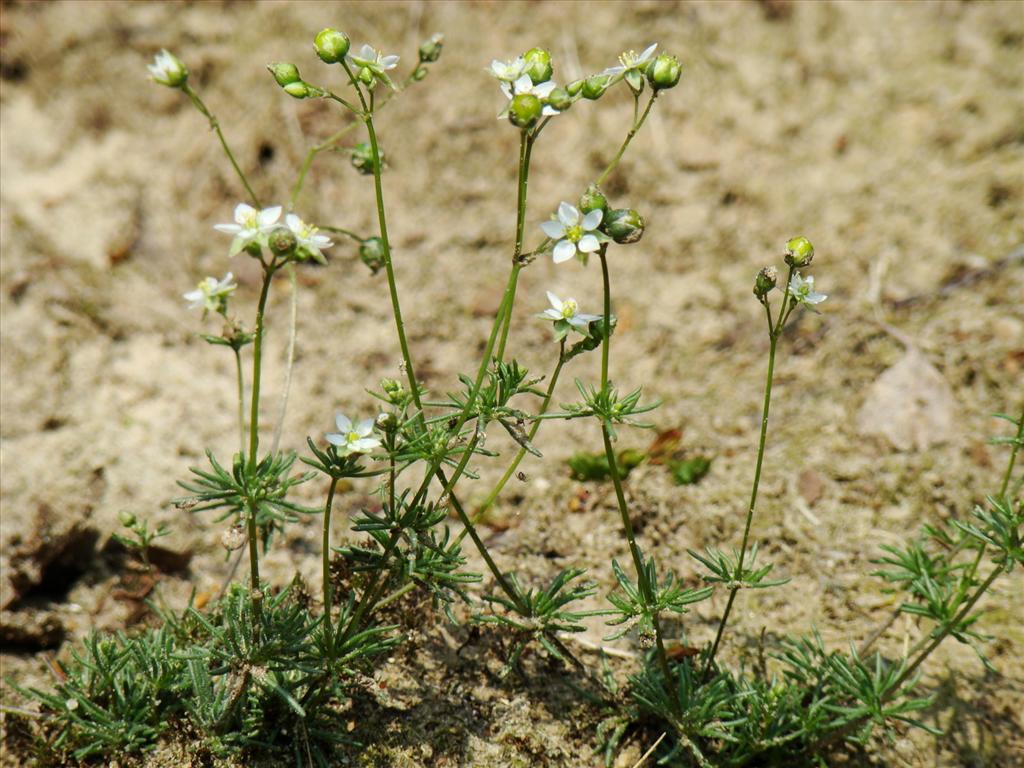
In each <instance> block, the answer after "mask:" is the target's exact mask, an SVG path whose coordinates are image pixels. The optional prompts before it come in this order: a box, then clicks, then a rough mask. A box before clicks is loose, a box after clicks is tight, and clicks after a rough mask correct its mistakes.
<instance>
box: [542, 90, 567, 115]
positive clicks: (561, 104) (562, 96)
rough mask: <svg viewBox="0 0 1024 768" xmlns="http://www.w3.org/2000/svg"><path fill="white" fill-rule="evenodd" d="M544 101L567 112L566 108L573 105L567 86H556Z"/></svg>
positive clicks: (560, 110)
mask: <svg viewBox="0 0 1024 768" xmlns="http://www.w3.org/2000/svg"><path fill="white" fill-rule="evenodd" d="M544 103H545V104H548V105H549V106H551V107H553V108H554V109H557V110H558V111H559V112H565V110H567V109H568V108H569V107H571V106H572V96H570V95H569V92H568V91H567V90H565V88H555V89H554V90H553V91H551V93H549V94H548V97H547V98H546V99H544Z"/></svg>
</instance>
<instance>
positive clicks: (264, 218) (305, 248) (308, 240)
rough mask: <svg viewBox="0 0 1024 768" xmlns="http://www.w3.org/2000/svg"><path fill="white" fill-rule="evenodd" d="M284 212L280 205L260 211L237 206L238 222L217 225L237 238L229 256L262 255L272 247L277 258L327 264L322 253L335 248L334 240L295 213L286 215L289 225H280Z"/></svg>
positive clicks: (215, 226) (233, 241)
mask: <svg viewBox="0 0 1024 768" xmlns="http://www.w3.org/2000/svg"><path fill="white" fill-rule="evenodd" d="M281 211H282V208H281V206H280V205H274V206H271V207H269V208H263V209H262V210H257V209H256V208H253V207H252V206H251V205H248V204H246V203H239V204H238V205H237V206H235V221H234V223H232V224H215V225H214V227H213V228H214V229H216V230H217V231H218V232H223V233H225V234H228V235H234V239H233V240H232V241H231V247H230V248H229V249H228V255H229V256H234V255H236V254H238V253H240V252H242V251H246V252H247V253H249V254H250V255H253V256H259V255H260V254H261V253H262V250H263V249H264V248H270V249H271V250H272V251H273V252H274V253H275V255H280V256H285V257H288V258H294V259H295V260H296V261H306V260H308V259H312V260H313V261H316V262H318V263H320V264H326V263H327V261H326V259H325V258H324V255H323V252H322V250H323V249H324V248H328V247H330V246H332V245H334V243H333V242H332V241H331V239H330V238H329V237H327V236H326V235H322V234H319V230H318V229H317V228H316V227H315V226H313V225H311V224H307V223H306V222H304V221H303V220H302V219H300V218H299V217H298V216H296V215H295V214H294V213H289V214H288V215H287V216H285V225H286V226H281V225H280V224H278V221H279V220H280V218H281Z"/></svg>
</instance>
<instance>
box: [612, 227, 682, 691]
mask: <svg viewBox="0 0 1024 768" xmlns="http://www.w3.org/2000/svg"><path fill="white" fill-rule="evenodd" d="M607 252H608V245H607V243H606V244H604V245H602V246H601V250H599V251H598V255H599V256H600V257H601V278H602V281H603V285H604V338H603V339H602V341H601V391H602V392H605V391H607V389H608V386H609V384H608V359H609V356H610V352H611V333H609V329H610V328H611V317H612V290H611V280H610V278H609V275H608V256H607ZM601 437H602V438H603V440H604V453H605V458H606V459H607V460H608V469H609V474H611V478H612V485H613V486H614V488H615V500H616V502H617V503H618V506H619V516H620V518H621V519H622V530H623V532H624V533H625V534H626V541H627V542H628V543H629V553H630V555H631V556H632V558H633V567H634V568H635V569H636V581H637V585H638V586H639V587H640V594H641V596H642V598H643V601H644V603H645V604H646V605H647V606H650V605H652V604H653V603H654V599H655V596H654V589H653V588H652V586H651V584H650V583H649V582H648V580H647V570H646V569H645V568H644V559H643V554H642V553H641V552H640V546H639V545H638V544H637V542H636V532H635V531H634V530H633V521H632V520H631V519H630V516H629V505H628V504H627V503H626V495H625V493H624V492H623V490H622V478H621V477H620V476H619V466H618V461H617V460H616V458H615V451H614V450H613V448H612V439H611V429H610V428H609V425H608V424H607V423H605V422H602V423H601ZM651 619H652V621H653V624H654V636H655V639H656V641H657V656H658V665H659V666H660V667H661V672H662V675H664V677H665V685H671V681H672V676H671V671H670V670H669V666H668V655H667V654H666V653H665V642H664V639H663V635H662V631H661V622H660V621H659V619H658V614H657V612H654V613H653V614H652V616H651ZM673 701H674V699H673Z"/></svg>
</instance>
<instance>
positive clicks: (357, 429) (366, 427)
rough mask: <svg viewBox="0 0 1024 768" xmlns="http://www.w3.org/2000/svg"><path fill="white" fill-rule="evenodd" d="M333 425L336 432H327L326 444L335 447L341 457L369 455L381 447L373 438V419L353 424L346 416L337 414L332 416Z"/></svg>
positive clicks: (377, 440) (378, 441) (376, 439)
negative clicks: (336, 427) (356, 454)
mask: <svg viewBox="0 0 1024 768" xmlns="http://www.w3.org/2000/svg"><path fill="white" fill-rule="evenodd" d="M334 423H335V424H337V425H338V431H337V432H328V433H327V442H328V443H330V444H331V445H334V446H337V448H338V453H339V454H340V455H342V456H349V455H351V454H353V453H369V452H370V451H372V450H373V449H374V448H379V447H380V445H381V442H380V440H379V439H378V438H376V437H374V436H373V419H363V420H362V421H360V422H359V423H357V424H353V423H352V421H351V420H349V418H348V417H347V416H345V415H344V414H341V413H338V414H335V416H334Z"/></svg>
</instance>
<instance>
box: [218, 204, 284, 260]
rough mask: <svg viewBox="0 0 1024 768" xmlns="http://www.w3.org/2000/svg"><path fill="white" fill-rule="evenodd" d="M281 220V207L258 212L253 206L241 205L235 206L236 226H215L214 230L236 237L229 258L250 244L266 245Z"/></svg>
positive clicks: (276, 206) (277, 206)
mask: <svg viewBox="0 0 1024 768" xmlns="http://www.w3.org/2000/svg"><path fill="white" fill-rule="evenodd" d="M280 218H281V206H280V205H275V206H273V207H272V208H264V209H263V210H262V211H257V210H256V209H255V208H253V207H252V206H251V205H246V204H245V203H239V204H238V205H237V206H235V223H234V224H215V225H214V227H213V228H214V229H216V230H217V231H218V232H226V233H227V234H229V235H234V236H235V239H234V240H233V241H232V242H231V250H230V251H228V255H229V256H234V255H235V254H236V253H238V252H239V251H241V250H242V249H243V248H245V246H247V245H249V243H258V244H259V245H266V240H267V235H268V234H269V233H270V231H271V230H272V229H273V228H274V227H275V226H276V224H277V220H278V219H280Z"/></svg>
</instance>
